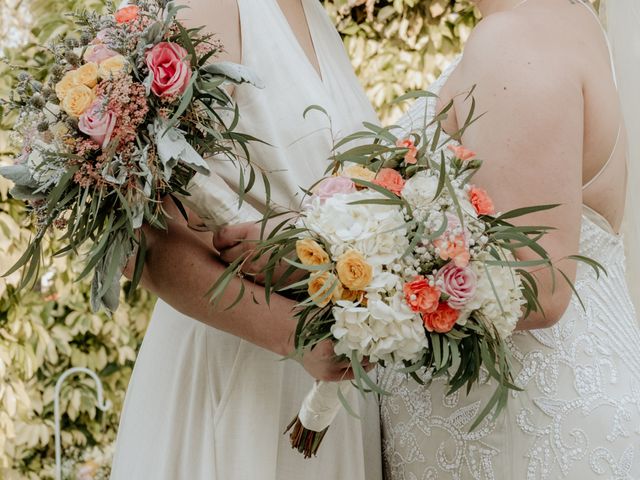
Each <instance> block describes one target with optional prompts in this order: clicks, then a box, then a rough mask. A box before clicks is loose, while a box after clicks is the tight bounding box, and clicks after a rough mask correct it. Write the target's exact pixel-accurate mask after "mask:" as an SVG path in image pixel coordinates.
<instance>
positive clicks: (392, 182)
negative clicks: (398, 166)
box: [373, 168, 404, 196]
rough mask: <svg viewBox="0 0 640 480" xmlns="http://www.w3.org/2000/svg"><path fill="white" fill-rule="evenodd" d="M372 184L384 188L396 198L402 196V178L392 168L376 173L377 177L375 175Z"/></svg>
mask: <svg viewBox="0 0 640 480" xmlns="http://www.w3.org/2000/svg"><path fill="white" fill-rule="evenodd" d="M373 183H375V184H376V185H380V186H381V187H383V188H386V189H387V190H389V191H390V192H393V193H395V194H396V195H398V196H400V195H401V194H402V189H403V188H404V179H403V178H402V175H400V174H399V173H398V172H396V171H395V170H394V169H392V168H383V169H381V170H380V171H379V172H378V175H376V178H375V180H374V181H373Z"/></svg>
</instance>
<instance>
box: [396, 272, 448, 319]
mask: <svg viewBox="0 0 640 480" xmlns="http://www.w3.org/2000/svg"><path fill="white" fill-rule="evenodd" d="M403 290H404V296H405V299H406V300H407V303H408V304H409V306H410V307H411V310H413V311H414V312H416V313H428V312H433V311H434V310H435V309H436V308H438V302H439V301H440V290H439V289H438V288H437V287H432V286H431V285H429V282H428V281H427V279H426V278H424V277H422V276H420V277H417V278H416V279H415V280H414V281H413V282H409V283H405V285H404V287H403Z"/></svg>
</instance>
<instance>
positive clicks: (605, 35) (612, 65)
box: [578, 0, 618, 88]
mask: <svg viewBox="0 0 640 480" xmlns="http://www.w3.org/2000/svg"><path fill="white" fill-rule="evenodd" d="M578 4H580V5H582V6H584V8H586V9H587V10H589V12H590V13H591V15H593V17H594V18H595V19H596V22H598V25H599V26H600V29H601V30H602V34H603V35H604V41H605V42H606V43H607V48H608V49H609V62H610V63H611V74H612V75H613V83H614V84H615V86H616V88H618V74H617V73H616V64H615V61H614V60H613V49H612V48H611V42H610V41H609V36H608V35H607V31H606V30H605V29H604V27H603V26H602V21H601V20H600V17H599V16H598V13H597V12H596V11H595V10H594V9H593V7H592V6H591V5H588V4H587V3H585V2H583V1H581V0H578Z"/></svg>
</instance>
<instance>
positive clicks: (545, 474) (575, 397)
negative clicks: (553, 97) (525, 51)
mask: <svg viewBox="0 0 640 480" xmlns="http://www.w3.org/2000/svg"><path fill="white" fill-rule="evenodd" d="M614 1H615V0H614ZM458 63H459V59H458V60H457V61H456V62H454V64H453V65H451V66H450V67H449V68H448V69H447V70H446V71H445V72H444V73H443V75H442V76H441V77H440V78H439V79H438V80H437V82H436V83H435V84H434V85H433V87H432V89H431V91H433V92H434V93H436V94H437V93H438V92H439V91H440V89H441V88H442V86H443V85H444V84H445V83H446V81H447V79H448V78H449V75H450V74H451V73H452V72H453V70H454V69H455V68H456V66H457V65H458ZM435 104H436V100H435V99H429V100H428V102H427V104H425V100H421V101H418V102H416V104H415V105H413V106H412V108H411V110H410V112H409V114H408V115H407V116H406V117H405V118H403V120H401V121H400V126H401V127H402V128H404V129H411V128H412V127H419V126H420V125H421V124H422V118H423V117H424V113H425V109H426V112H427V116H428V118H433V116H434V114H435V109H436V105H435ZM605 168H606V166H605ZM580 253H581V254H582V255H586V256H588V257H591V258H593V259H595V260H597V261H598V262H600V263H601V264H603V265H604V266H605V268H606V269H607V275H606V276H603V277H601V278H600V279H599V280H597V279H596V278H595V275H594V274H593V271H592V270H591V269H589V268H588V267H585V266H580V267H579V270H578V274H577V279H576V282H575V286H576V289H577V291H578V292H579V294H580V296H581V298H582V300H583V301H584V304H585V307H586V309H585V310H583V309H582V307H581V306H580V304H579V301H578V300H577V298H574V299H573V300H572V302H571V305H570V307H569V309H568V310H567V312H566V313H565V315H564V316H563V318H562V319H561V320H560V322H559V323H558V324H557V325H555V326H554V327H552V328H549V329H544V330H537V331H530V332H518V333H516V334H515V335H513V337H512V338H511V339H510V341H509V348H510V350H511V353H512V354H513V358H514V367H515V373H516V377H515V384H516V385H517V386H519V387H522V388H523V389H524V391H522V392H513V393H512V394H511V395H510V398H509V403H508V407H507V409H506V411H503V412H502V413H501V414H500V415H499V417H498V419H497V420H496V421H491V420H490V419H488V420H485V421H484V422H483V423H482V424H481V425H480V426H479V427H478V428H477V429H476V430H474V431H473V432H470V431H469V429H470V427H471V425H472V424H473V422H474V420H475V419H476V417H477V414H478V413H479V411H480V410H481V409H482V407H483V406H484V404H485V402H486V401H487V400H488V399H489V398H490V396H491V395H492V393H493V391H494V388H495V384H494V383H493V382H489V383H488V384H485V385H482V386H479V387H477V386H476V387H474V389H473V390H472V391H471V393H470V394H469V395H466V393H465V392H466V391H465V390H464V389H463V390H462V391H460V392H458V393H456V394H454V395H451V396H446V391H447V389H446V385H445V383H444V381H443V380H441V379H438V380H435V381H434V382H433V383H432V384H431V385H430V386H428V387H427V386H421V385H419V384H418V383H417V382H415V381H414V380H412V379H407V378H406V376H405V375H400V374H398V373H394V372H393V371H392V370H391V369H389V370H387V371H386V372H384V373H383V374H382V375H381V379H380V384H381V386H382V387H383V388H384V389H385V390H387V391H388V392H390V393H391V395H389V396H384V397H383V398H382V405H381V417H382V426H383V456H384V462H385V474H386V476H385V478H387V479H388V480H436V479H437V480H447V479H451V480H467V479H468V480H471V479H474V480H493V479H496V480H525V479H526V480H534V479H535V480H543V479H544V480H559V479H572V480H573V479H575V480H591V479H611V480H638V479H640V328H639V327H638V322H637V319H636V313H635V311H634V308H633V306H632V303H631V299H630V295H629V289H628V287H627V283H626V280H625V254H624V245H623V241H622V238H621V237H620V236H617V235H616V234H615V233H614V232H613V230H612V228H611V227H610V225H609V224H608V222H607V221H606V220H605V219H604V218H602V217H601V216H600V215H599V214H597V213H596V212H594V211H592V210H591V209H589V208H587V207H585V208H584V215H583V221H582V234H581V239H580Z"/></svg>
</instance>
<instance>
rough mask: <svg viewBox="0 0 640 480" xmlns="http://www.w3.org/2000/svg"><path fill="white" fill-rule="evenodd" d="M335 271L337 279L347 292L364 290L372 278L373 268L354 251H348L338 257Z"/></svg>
mask: <svg viewBox="0 0 640 480" xmlns="http://www.w3.org/2000/svg"><path fill="white" fill-rule="evenodd" d="M336 270H337V272H338V278H339V279H340V281H341V282H342V284H343V285H344V286H345V287H347V288H348V289H349V290H364V288H365V287H367V286H368V285H369V284H370V283H371V279H372V278H373V267H372V266H371V265H369V264H368V263H367V262H366V260H365V259H364V257H363V256H362V254H360V253H359V252H357V251H355V250H349V251H348V252H346V253H344V254H342V255H341V256H340V258H339V259H338V263H337V264H336Z"/></svg>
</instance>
